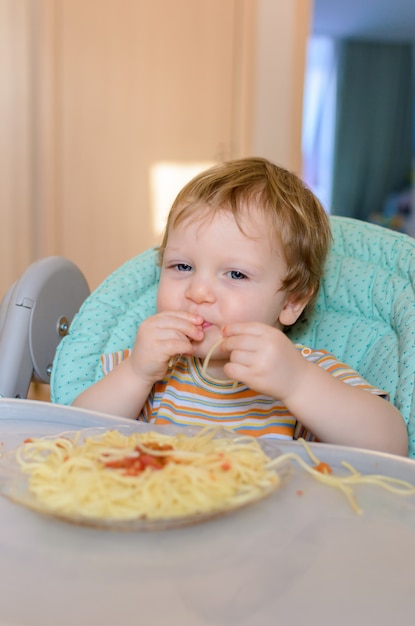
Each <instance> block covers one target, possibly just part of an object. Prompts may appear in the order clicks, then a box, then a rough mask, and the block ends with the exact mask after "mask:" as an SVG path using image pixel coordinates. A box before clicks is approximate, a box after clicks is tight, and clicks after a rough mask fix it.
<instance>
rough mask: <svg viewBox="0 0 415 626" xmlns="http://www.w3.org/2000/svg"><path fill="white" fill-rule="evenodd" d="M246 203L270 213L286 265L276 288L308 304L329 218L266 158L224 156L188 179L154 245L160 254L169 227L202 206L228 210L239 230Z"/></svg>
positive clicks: (326, 243)
mask: <svg viewBox="0 0 415 626" xmlns="http://www.w3.org/2000/svg"><path fill="white" fill-rule="evenodd" d="M250 206H251V207H254V208H255V210H258V209H259V210H261V211H262V212H263V214H264V216H266V217H269V218H270V219H271V224H272V226H273V230H274V232H275V234H276V236H277V237H278V239H279V243H280V244H281V246H282V249H283V253H284V255H285V261H286V264H287V268H288V270H287V274H286V276H285V278H284V280H283V282H282V285H281V290H282V291H285V292H287V293H288V294H290V295H292V296H294V299H295V300H302V299H307V298H309V300H308V304H307V307H306V309H307V310H309V309H310V308H311V307H312V306H313V305H314V302H315V300H316V298H317V293H318V289H319V285H320V280H321V277H322V275H323V272H324V264H325V260H326V257H327V253H328V250H329V247H330V243H331V231H330V225H329V220H328V217H327V214H326V212H325V210H324V208H323V206H322V205H321V203H320V202H319V200H318V199H317V198H316V196H315V195H314V194H313V193H312V192H311V191H310V189H308V187H307V186H306V185H305V184H304V183H303V182H302V180H301V179H300V178H299V177H298V176H296V175H295V174H293V173H292V172H289V171H288V170H286V169H284V168H282V167H279V166H277V165H275V164H273V163H271V162H270V161H268V160H267V159H264V158H260V157H253V158H245V159H237V160H233V161H227V162H225V163H221V164H219V165H215V166H214V167H212V168H210V169H208V170H206V171H204V172H202V173H201V174H198V175H197V176H195V177H194V178H193V179H192V180H191V181H190V182H188V183H187V184H186V185H185V186H184V187H183V189H182V190H181V191H180V192H179V193H178V195H177V197H176V199H175V200H174V202H173V205H172V207H171V210H170V213H169V216H168V219H167V224H166V229H165V232H164V237H163V240H162V243H161V245H160V248H159V252H160V259H162V257H163V254H164V250H165V248H166V245H167V238H168V233H169V230H170V228H172V227H175V226H177V225H178V224H180V223H181V222H183V221H184V220H185V219H188V218H189V217H191V216H192V214H193V213H197V216H198V217H199V210H201V209H203V210H204V211H205V212H206V213H207V215H209V214H211V215H212V217H213V216H214V215H215V214H216V213H218V212H220V211H229V212H231V213H232V214H233V216H234V218H235V220H236V222H237V224H238V226H239V227H240V228H241V230H242V227H241V216H242V215H246V211H247V210H248V213H249V208H250ZM245 234H247V235H248V233H245ZM248 236H249V235H248Z"/></svg>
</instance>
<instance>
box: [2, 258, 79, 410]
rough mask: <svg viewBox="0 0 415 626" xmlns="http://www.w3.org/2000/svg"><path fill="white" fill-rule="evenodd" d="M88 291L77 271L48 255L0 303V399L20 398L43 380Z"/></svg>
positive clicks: (68, 262)
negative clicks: (33, 385) (34, 382)
mask: <svg viewBox="0 0 415 626" xmlns="http://www.w3.org/2000/svg"><path fill="white" fill-rule="evenodd" d="M89 293H90V289H89V286H88V283H87V281H86V279H85V277H84V275H83V274H82V272H81V271H80V269H79V268H78V267H77V266H76V265H75V264H74V263H73V262H72V261H69V260H68V259H66V258H64V257H60V256H50V257H45V258H43V259H40V260H38V261H35V262H34V263H32V264H31V265H30V266H29V267H28V268H27V269H26V270H25V272H24V273H23V274H22V275H21V277H20V278H19V279H18V280H17V281H16V282H15V283H14V284H13V285H12V286H11V287H10V289H9V290H8V291H7V292H6V294H5V295H4V297H3V299H2V301H1V303H0V397H4V398H26V397H27V394H28V390H29V386H30V383H31V382H32V381H37V382H41V383H46V384H48V383H49V382H50V375H51V371H52V364H53V358H54V355H55V352H56V348H57V346H58V344H59V342H60V340H61V339H62V337H64V336H65V335H66V334H67V332H68V329H69V325H70V323H71V321H72V319H73V317H74V315H75V314H76V313H77V312H78V310H79V308H80V306H81V304H82V303H83V302H84V300H85V299H86V298H87V296H88V295H89Z"/></svg>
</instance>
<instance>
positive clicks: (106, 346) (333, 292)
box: [0, 216, 415, 458]
mask: <svg viewBox="0 0 415 626" xmlns="http://www.w3.org/2000/svg"><path fill="white" fill-rule="evenodd" d="M330 221H331V227H332V232H333V245H332V248H331V250H330V253H329V257H328V261H327V266H326V269H325V274H324V277H323V281H322V284H321V288H320V292H319V296H318V300H317V303H316V306H315V308H314V311H313V312H312V314H311V315H310V316H309V317H308V319H307V320H305V321H301V322H298V323H297V324H296V325H295V326H294V327H293V328H292V329H291V330H290V331H289V336H290V338H291V339H292V340H293V341H294V342H297V343H302V344H304V345H309V346H311V347H314V348H323V349H326V350H328V351H330V352H333V353H334V354H335V356H336V357H337V358H338V359H339V360H341V361H343V362H345V363H347V364H348V365H350V366H351V367H353V368H354V369H355V370H356V371H358V372H359V374H361V376H363V377H364V378H365V379H366V380H367V381H368V382H369V383H371V384H372V385H374V386H376V387H378V388H380V389H384V390H385V391H387V392H388V393H389V394H390V398H391V402H393V403H394V404H395V405H396V407H397V408H398V409H399V411H400V412H401V414H402V415H403V417H404V419H405V422H406V424H407V428H408V434H409V454H410V456H412V457H414V458H415V394H414V387H415V240H414V239H412V238H411V237H409V236H407V235H404V234H401V233H397V232H394V231H391V230H388V229H386V228H384V227H381V226H377V225H374V224H369V223H366V222H362V221H359V220H355V219H352V218H345V217H337V216H332V217H330ZM158 279H159V268H158V265H157V252H156V250H155V249H154V248H152V249H149V250H147V251H146V252H144V253H143V254H141V255H139V256H137V257H135V258H133V259H131V260H129V261H127V263H125V264H124V265H122V266H121V267H120V268H118V269H117V270H116V271H115V272H113V273H112V274H111V275H110V276H108V277H107V278H106V280H104V282H103V283H102V284H101V285H100V286H99V287H98V288H97V289H96V290H95V291H94V292H93V293H92V294H91V295H90V296H89V297H88V298H87V299H86V300H85V302H84V303H83V304H82V306H81V308H80V311H79V312H78V314H77V315H75V317H74V319H73V321H72V324H71V327H70V330H69V333H68V334H67V335H66V336H65V337H64V338H63V339H62V341H60V342H58V346H57V350H56V355H55V358H54V361H53V368H52V372H51V399H52V401H53V402H56V403H60V404H71V402H72V401H73V399H74V398H75V397H76V396H77V395H78V394H79V393H81V391H83V390H84V389H85V388H86V387H88V386H89V385H91V384H92V383H93V382H95V381H96V380H98V379H99V378H101V377H102V375H103V374H102V368H101V360H100V357H101V355H102V354H105V353H111V352H115V351H117V350H121V349H123V348H131V347H132V346H133V344H134V340H135V336H136V333H137V328H138V326H139V325H140V324H141V322H142V321H143V320H144V319H145V318H146V317H148V316H149V315H151V314H153V313H154V312H155V303H156V291H157V284H158ZM49 297H50V296H49ZM0 319H1V317H0ZM0 328H1V326H0ZM0 332H1V331H0ZM2 334H3V333H2ZM15 335H16V333H15ZM20 339H21V337H20ZM13 345H14V346H15V345H16V343H15V342H14V341H13V340H12V339H10V343H9V346H10V348H9V349H10V351H11V350H12V347H11V346H13ZM4 360H5V357H4V350H1V343H0V364H2V363H3V362H4ZM6 363H7V361H6ZM0 367H2V368H4V367H5V366H4V365H0ZM0 380H1V379H0ZM0 392H1V393H4V392H2V390H1V389H0Z"/></svg>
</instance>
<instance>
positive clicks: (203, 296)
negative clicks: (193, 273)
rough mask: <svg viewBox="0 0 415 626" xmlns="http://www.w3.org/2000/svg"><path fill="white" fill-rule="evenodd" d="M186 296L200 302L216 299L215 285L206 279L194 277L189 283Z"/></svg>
mask: <svg viewBox="0 0 415 626" xmlns="http://www.w3.org/2000/svg"><path fill="white" fill-rule="evenodd" d="M186 296H187V297H188V298H190V300H193V302H196V303H198V304H200V303H201V302H214V301H215V294H214V291H213V287H212V285H211V283H210V281H208V280H205V279H199V278H194V279H193V280H192V281H191V282H190V284H189V285H188V288H187V293H186Z"/></svg>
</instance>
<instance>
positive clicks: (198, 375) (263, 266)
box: [74, 158, 408, 455]
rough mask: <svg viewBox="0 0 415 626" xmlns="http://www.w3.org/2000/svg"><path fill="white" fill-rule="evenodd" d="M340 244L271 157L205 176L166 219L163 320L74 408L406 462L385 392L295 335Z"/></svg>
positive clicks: (143, 331) (399, 426) (317, 208)
mask: <svg viewBox="0 0 415 626" xmlns="http://www.w3.org/2000/svg"><path fill="white" fill-rule="evenodd" d="M330 243H331V233H330V227H329V221H328V218H327V215H326V213H325V211H324V209H323V207H322V206H321V204H320V202H319V201H318V200H317V198H316V197H315V196H314V195H313V193H312V192H311V191H310V190H309V189H308V188H307V187H306V186H305V185H304V184H303V183H302V181H301V180H300V179H299V178H298V177H297V176H296V175H295V174H293V173H290V172H288V171H286V170H285V169H283V168H281V167H278V166H276V165H274V164H273V163H271V162H269V161H268V160H266V159H263V158H247V159H239V160H234V161H229V162H226V163H223V164H220V165H217V166H215V167H213V168H211V169H209V170H207V171H205V172H203V173H201V174H199V175H198V176H196V177H195V178H194V179H193V180H191V181H190V182H189V183H188V184H187V185H186V186H185V187H184V188H183V189H182V190H181V191H180V193H179V194H178V196H177V198H176V200H175V201H174V203H173V206H172V208H171V211H170V214H169V217H168V221H167V226H166V230H165V233H164V238H163V241H162V243H161V246H160V249H159V252H160V266H161V276H160V283H159V287H158V296H157V313H156V314H155V315H153V316H151V317H149V318H147V319H146V320H145V321H144V322H143V323H142V324H141V326H140V327H139V329H138V332H137V337H136V340H135V344H134V347H133V349H132V350H131V351H130V350H124V351H122V352H120V353H117V354H115V355H106V358H105V359H104V360H103V362H104V364H105V372H106V376H104V378H102V379H101V380H99V381H98V382H97V383H95V384H94V385H92V386H91V387H89V388H88V389H87V390H85V391H84V392H83V393H82V394H81V395H80V396H78V398H77V399H76V400H75V401H74V404H75V405H76V406H82V407H85V408H89V409H94V410H100V411H105V412H106V413H113V414H116V415H120V416H125V417H130V418H134V419H137V418H139V419H143V420H146V421H149V422H154V423H176V424H180V425H187V424H189V425H196V426H203V425H206V424H207V423H212V422H213V423H217V424H219V425H222V426H226V427H231V428H234V429H237V430H238V431H240V432H243V433H246V434H251V435H254V436H270V437H276V438H289V439H292V438H296V437H298V436H300V435H301V436H304V434H305V433H308V434H310V437H312V438H318V439H319V440H320V441H324V442H330V443H336V444H343V445H349V446H357V447H365V448H373V449H376V450H382V451H387V452H391V453H395V454H402V455H406V454H407V451H408V442H407V431H406V426H405V423H404V420H403V418H402V416H401V415H400V413H399V412H398V410H397V409H396V408H395V407H394V406H393V405H392V404H391V403H390V402H389V401H388V399H387V393H386V392H384V391H382V390H378V389H376V388H374V387H372V386H371V385H369V384H368V383H367V382H366V381H365V380H363V379H362V378H361V377H360V376H359V375H358V374H357V373H356V372H354V371H352V370H351V369H350V368H349V367H348V366H347V365H345V364H342V363H339V362H338V361H337V360H336V358H335V357H334V356H333V355H332V354H329V353H327V352H325V351H324V350H314V349H312V348H309V347H305V346H301V345H295V344H293V343H292V342H291V341H290V339H289V338H288V336H287V335H286V334H285V332H284V330H285V329H287V328H288V327H290V326H291V325H293V324H295V322H296V321H297V320H298V319H299V318H300V317H301V316H303V315H306V314H307V310H308V309H309V308H310V307H312V306H313V303H314V301H315V299H316V296H317V293H318V288H319V283H320V280H321V276H322V274H323V271H324V263H325V259H326V256H327V252H328V249H329V247H330ZM206 357H208V358H206ZM385 397H386V399H385Z"/></svg>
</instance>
